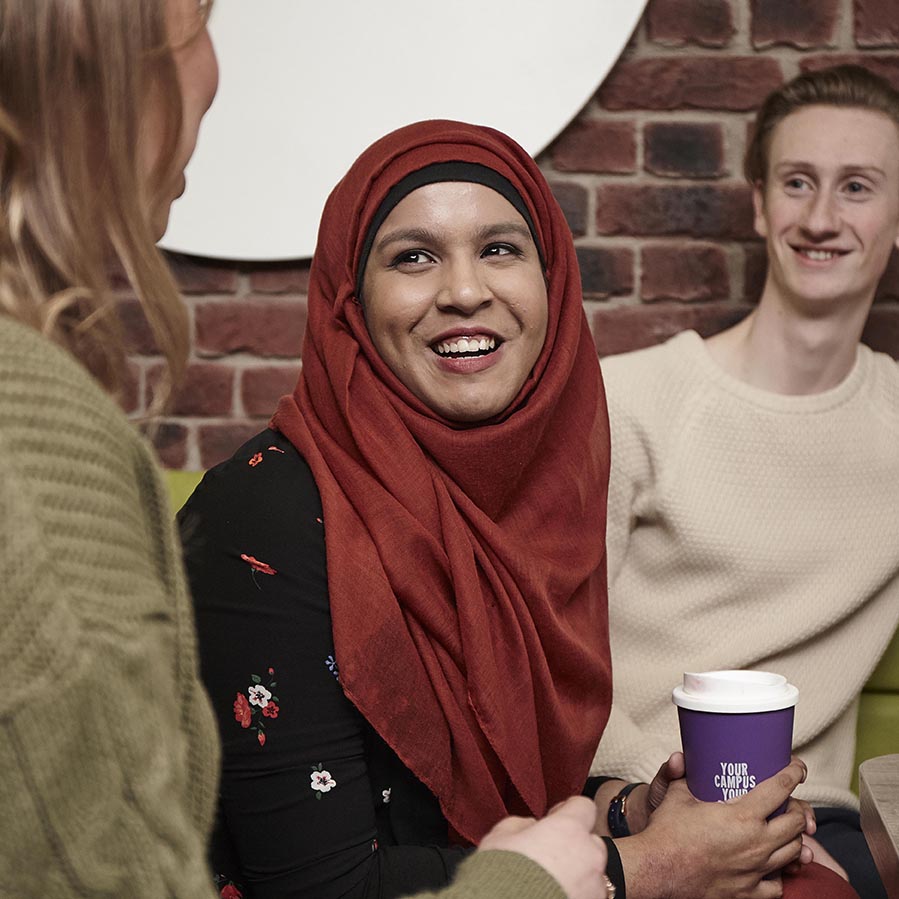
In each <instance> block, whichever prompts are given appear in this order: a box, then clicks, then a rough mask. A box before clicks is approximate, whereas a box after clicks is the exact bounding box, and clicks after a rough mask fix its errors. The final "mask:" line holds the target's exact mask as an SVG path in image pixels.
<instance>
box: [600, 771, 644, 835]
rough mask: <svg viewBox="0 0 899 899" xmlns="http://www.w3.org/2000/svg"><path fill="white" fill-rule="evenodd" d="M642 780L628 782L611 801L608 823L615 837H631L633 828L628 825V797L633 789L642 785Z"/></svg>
mask: <svg viewBox="0 0 899 899" xmlns="http://www.w3.org/2000/svg"><path fill="white" fill-rule="evenodd" d="M642 785H643V784H642V783H641V782H639V781H638V782H637V783H631V784H627V785H626V786H624V787H622V788H621V789H620V790H619V791H618V794H617V795H616V796H615V797H614V799H612V801H611V802H610V803H609V814H608V818H607V821H608V824H609V833H610V834H612V836H613V837H629V836H630V835H631V830H630V828H629V827H628V826H627V797H628V796H629V795H630V793H631V791H632V790H635V789H636V788H637V787H640V786H642Z"/></svg>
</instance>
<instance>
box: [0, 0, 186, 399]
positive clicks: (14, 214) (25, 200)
mask: <svg viewBox="0 0 899 899" xmlns="http://www.w3.org/2000/svg"><path fill="white" fill-rule="evenodd" d="M151 92H158V95H159V96H162V97H165V98H166V102H165V103H164V104H162V106H163V107H164V109H163V111H162V114H163V128H162V134H163V138H162V147H161V152H160V153H159V154H158V157H157V158H158V159H159V160H160V162H159V163H157V165H156V170H155V171H154V172H153V173H152V177H151V178H150V183H149V184H148V183H147V178H146V176H145V175H144V174H142V171H143V170H142V168H141V162H140V140H141V120H142V111H143V110H144V109H146V104H147V102H148V98H149V97H150V95H151ZM180 129H181V91H180V87H179V83H178V76H177V71H176V69H175V64H174V60H173V56H172V50H171V47H170V46H169V45H168V41H167V36H166V2H165V0H3V2H2V3H0V313H3V314H7V315H10V316H13V317H14V318H16V319H19V320H20V321H23V322H25V323H27V324H29V325H31V326H33V327H34V328H36V329H38V330H39V331H41V332H43V333H44V334H46V335H47V336H48V337H49V338H50V339H52V340H54V341H55V342H57V343H59V344H61V345H62V346H64V347H66V348H68V349H69V350H70V351H71V352H72V353H73V354H74V355H75V356H76V357H77V358H78V359H79V360H80V361H81V362H82V363H83V364H84V365H85V366H86V367H87V368H88V370H89V371H90V372H91V373H92V374H93V375H94V376H95V377H96V378H97V379H98V380H99V381H100V382H101V383H102V384H103V385H104V386H105V387H106V388H107V389H108V390H109V391H110V392H112V393H114V394H116V393H118V392H120V390H121V389H122V386H123V380H124V377H125V366H126V358H125V346H124V342H123V336H122V331H121V326H120V322H119V316H118V315H117V314H116V303H115V290H114V281H115V280H116V279H118V278H120V277H121V276H122V275H124V277H125V278H126V279H127V281H128V282H129V284H130V286H131V288H132V289H133V290H134V292H135V293H136V295H137V298H138V300H139V301H140V303H141V305H142V307H143V310H144V314H145V315H146V318H147V321H148V323H149V325H150V327H151V329H152V331H153V334H154V336H155V338H156V342H157V344H158V346H159V347H160V349H161V351H162V353H163V354H164V355H165V357H166V359H167V361H168V367H167V373H168V374H167V382H166V383H165V384H163V385H162V386H161V389H160V390H159V391H157V402H154V407H157V408H158V407H159V406H161V405H162V402H163V400H164V398H165V397H166V396H168V393H169V391H170V388H171V385H172V384H173V383H177V381H178V379H179V378H180V377H181V375H182V373H183V371H184V366H185V363H186V358H187V351H188V340H189V337H188V327H187V317H186V311H185V309H184V306H183V304H182V302H181V299H180V296H179V293H178V289H177V287H176V285H175V282H174V280H173V278H172V275H171V272H170V271H169V267H168V265H167V264H166V261H165V259H164V258H163V256H162V254H161V253H160V251H159V250H158V249H157V247H156V245H155V237H156V236H155V235H154V233H153V229H152V224H151V220H150V198H151V197H152V196H153V195H154V192H155V191H156V189H157V188H158V187H159V186H161V185H162V184H163V183H164V182H165V181H166V180H167V179H168V178H169V177H171V173H170V171H168V170H167V168H168V166H170V165H171V164H172V163H171V161H172V160H173V157H174V151H175V148H176V147H177V145H178V141H179V138H180ZM154 411H156V408H154Z"/></svg>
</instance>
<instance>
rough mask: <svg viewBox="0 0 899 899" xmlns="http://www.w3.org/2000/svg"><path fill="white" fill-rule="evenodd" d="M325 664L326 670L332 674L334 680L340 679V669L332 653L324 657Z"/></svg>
mask: <svg viewBox="0 0 899 899" xmlns="http://www.w3.org/2000/svg"><path fill="white" fill-rule="evenodd" d="M325 665H327V666H328V671H330V672H331V674H333V675H334V678H335V680H337V681H339V680H340V669H339V668H338V667H337V662H336V660H335V659H334V656H333V655H329V656H328V658H326V659H325Z"/></svg>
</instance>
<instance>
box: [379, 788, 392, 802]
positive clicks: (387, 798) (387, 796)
mask: <svg viewBox="0 0 899 899" xmlns="http://www.w3.org/2000/svg"><path fill="white" fill-rule="evenodd" d="M392 789H393V787H388V788H387V789H386V790H381V796H382V797H383V799H384V805H387V803H388V802H390V791H391V790H392Z"/></svg>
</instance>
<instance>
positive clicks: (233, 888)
mask: <svg viewBox="0 0 899 899" xmlns="http://www.w3.org/2000/svg"><path fill="white" fill-rule="evenodd" d="M215 888H216V889H217V890H218V891H219V896H220V899H243V893H242V892H241V891H240V889H239V888H238V886H237V884H236V883H235V882H234V881H233V880H229V879H228V878H227V877H226V876H225V875H224V874H216V875H215Z"/></svg>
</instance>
